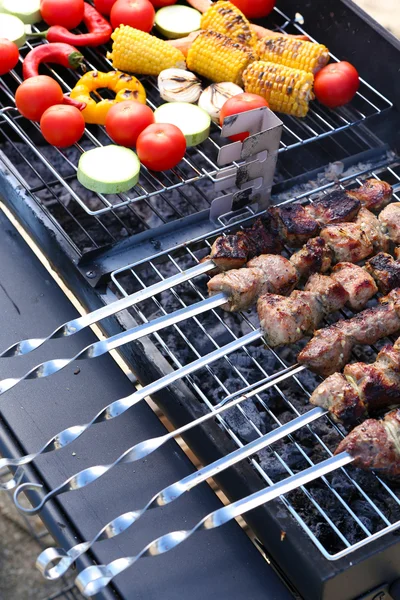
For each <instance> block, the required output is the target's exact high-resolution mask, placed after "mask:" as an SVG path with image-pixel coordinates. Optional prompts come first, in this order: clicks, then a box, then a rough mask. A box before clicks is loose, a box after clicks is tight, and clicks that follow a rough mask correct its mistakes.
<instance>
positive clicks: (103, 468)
mask: <svg viewBox="0 0 400 600" xmlns="http://www.w3.org/2000/svg"><path fill="white" fill-rule="evenodd" d="M261 335H262V334H261V332H260V337H261ZM303 369H304V368H303V367H301V366H300V367H299V366H297V365H295V367H289V368H288V369H285V371H284V372H281V373H280V374H279V376H278V377H277V376H273V375H272V376H270V377H266V378H265V379H264V382H257V383H254V384H251V385H249V386H248V387H249V390H251V391H249V392H248V393H245V394H243V390H240V391H238V392H236V393H233V394H231V395H230V396H227V397H226V398H224V400H223V401H222V402H220V404H219V405H217V407H215V410H213V411H212V412H208V413H206V414H204V415H202V416H201V417H199V418H198V419H196V420H195V421H191V422H190V423H187V424H186V425H183V426H182V427H180V428H179V429H176V430H175V431H171V432H169V433H166V434H164V435H161V436H159V437H155V438H150V439H148V440H144V441H143V442H139V443H138V444H136V445H135V446H132V447H131V448H128V450H126V451H125V452H124V453H123V454H121V455H120V456H119V457H118V458H117V459H116V460H115V461H114V462H113V463H111V464H107V465H96V466H94V467H88V468H87V469H84V470H83V471H80V472H79V473H76V474H75V475H72V476H71V477H69V478H68V479H66V480H65V481H64V482H63V483H62V484H61V485H59V486H58V487H56V488H54V489H53V490H51V491H50V492H48V493H47V494H46V495H45V496H44V497H43V498H42V499H41V500H40V501H39V502H38V503H37V504H36V505H33V506H32V507H30V508H27V507H24V506H23V505H22V504H21V503H20V501H19V496H20V494H21V493H23V492H26V491H39V490H42V488H43V486H42V485H40V484H37V483H29V482H28V483H23V484H22V485H20V486H19V487H17V489H16V490H15V492H14V502H15V505H16V506H17V508H18V509H19V510H20V511H21V512H24V513H27V514H36V513H38V512H39V511H40V510H41V509H42V508H43V506H44V505H45V504H46V503H47V502H48V501H49V500H50V499H51V498H54V497H55V496H58V495H60V494H63V493H65V492H70V491H77V490H80V489H82V488H84V487H86V486H87V485H90V484H91V483H93V482H94V481H97V479H99V478H100V477H102V476H103V475H105V474H106V473H108V471H110V470H111V469H113V468H114V467H116V466H118V465H119V464H125V463H132V462H136V461H138V460H142V459H143V458H146V457H147V456H149V455H150V454H152V453H153V452H154V451H155V450H157V449H158V448H160V447H161V446H163V445H164V444H165V443H166V442H168V441H170V440H172V439H174V438H175V437H177V436H179V435H182V434H183V433H185V432H186V431H189V429H192V428H194V427H196V426H197V425H200V424H201V423H204V422H206V421H208V420H210V419H215V417H216V416H217V415H219V414H221V413H222V412H224V411H226V410H229V409H230V408H232V407H233V406H236V405H237V404H240V403H241V402H243V401H244V400H247V399H248V398H249V397H251V396H252V395H254V394H256V393H261V392H262V391H264V390H265V389H268V388H269V387H271V386H272V385H275V384H277V383H279V382H280V381H282V380H284V379H286V378H287V377H289V376H290V375H294V374H296V373H298V372H300V371H302V370H303Z"/></svg>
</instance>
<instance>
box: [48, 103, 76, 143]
mask: <svg viewBox="0 0 400 600" xmlns="http://www.w3.org/2000/svg"><path fill="white" fill-rule="evenodd" d="M40 129H41V130H42V134H43V137H44V139H45V140H46V142H48V143H49V144H51V145H52V146H57V148H67V147H68V146H72V145H73V144H75V142H77V141H78V140H80V139H81V137H82V135H83V132H84V131H85V119H84V118H83V116H82V113H81V112H80V110H78V109H77V108H75V106H68V105H63V104H58V105H56V106H50V108H48V109H47V110H45V112H44V113H43V115H42V118H41V119H40Z"/></svg>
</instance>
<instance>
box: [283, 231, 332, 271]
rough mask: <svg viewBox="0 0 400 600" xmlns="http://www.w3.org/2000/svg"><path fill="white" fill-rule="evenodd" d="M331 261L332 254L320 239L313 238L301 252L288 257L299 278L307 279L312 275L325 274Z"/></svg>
mask: <svg viewBox="0 0 400 600" xmlns="http://www.w3.org/2000/svg"><path fill="white" fill-rule="evenodd" d="M332 260H333V253H332V250H331V249H330V248H329V246H327V245H326V243H325V240H323V239H322V238H321V237H316V238H313V239H312V240H308V242H307V243H306V244H305V245H304V246H303V248H302V249H301V250H299V251H298V252H296V253H295V254H293V255H292V256H291V257H290V262H291V263H292V264H293V265H294V266H295V267H296V270H297V273H298V274H299V277H300V278H306V277H309V276H310V275H311V274H312V273H316V272H317V273H325V271H327V270H328V269H329V268H330V266H331V264H332Z"/></svg>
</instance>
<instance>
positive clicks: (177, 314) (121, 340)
mask: <svg viewBox="0 0 400 600" xmlns="http://www.w3.org/2000/svg"><path fill="white" fill-rule="evenodd" d="M227 300H228V296H227V295H226V294H222V293H221V294H216V295H215V296H211V297H209V298H206V299H205V300H201V301H200V302H196V303H195V304H193V305H192V306H185V308H181V309H180V310H176V311H174V312H173V313H171V314H169V315H164V316H162V317H159V318H158V319H154V320H152V321H150V322H149V323H143V325H139V326H137V327H133V328H131V329H128V330H127V331H123V332H121V333H118V334H116V335H113V336H111V337H110V338H108V339H106V340H100V341H98V342H94V343H93V344H90V345H89V346H87V347H86V348H84V349H83V350H81V351H80V352H78V354H76V355H75V356H73V357H72V358H57V359H53V360H47V361H46V362H43V363H40V364H39V365H37V366H36V367H34V368H33V369H31V370H30V371H28V372H27V373H25V374H24V375H22V377H11V378H8V379H3V380H1V381H0V395H1V394H4V393H5V392H7V391H8V390H10V389H11V388H13V387H14V386H16V385H17V384H18V383H20V382H21V381H24V380H25V379H42V378H43V377H49V376H50V375H54V374H55V373H58V371H61V370H62V369H65V367H67V366H68V365H70V364H71V363H73V362H74V361H75V360H85V359H87V358H97V357H98V356H102V355H103V354H106V353H107V352H110V350H115V349H116V348H119V347H120V346H123V345H124V344H129V343H130V342H133V341H135V340H138V339H140V338H142V337H145V336H146V335H150V334H151V333H155V332H157V331H160V330H161V329H164V328H165V327H169V326H170V325H175V324H176V323H180V322H181V321H184V320H185V319H189V318H190V317H194V316H196V315H199V314H201V313H203V312H206V311H207V310H211V309H213V308H216V307H217V306H221V305H222V304H225V302H226V301H227Z"/></svg>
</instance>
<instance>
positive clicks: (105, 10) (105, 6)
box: [94, 0, 117, 17]
mask: <svg viewBox="0 0 400 600" xmlns="http://www.w3.org/2000/svg"><path fill="white" fill-rule="evenodd" d="M116 1H117V0H94V5H95V7H96V8H97V10H98V11H99V12H100V13H101V14H102V15H106V16H107V17H108V16H109V14H110V12H111V9H112V7H113V5H114V4H115V3H116Z"/></svg>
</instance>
